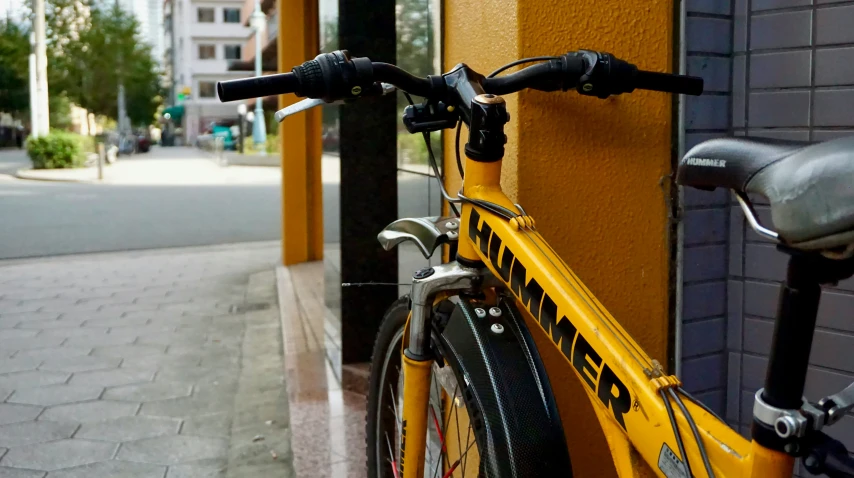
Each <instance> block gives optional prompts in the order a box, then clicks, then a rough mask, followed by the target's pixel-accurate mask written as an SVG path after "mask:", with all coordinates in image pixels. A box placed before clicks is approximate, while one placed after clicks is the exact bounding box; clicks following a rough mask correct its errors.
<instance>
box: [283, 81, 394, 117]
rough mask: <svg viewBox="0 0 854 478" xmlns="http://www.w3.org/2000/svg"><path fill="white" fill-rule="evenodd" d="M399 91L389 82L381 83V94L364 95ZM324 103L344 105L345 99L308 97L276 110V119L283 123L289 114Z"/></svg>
mask: <svg viewBox="0 0 854 478" xmlns="http://www.w3.org/2000/svg"><path fill="white" fill-rule="evenodd" d="M395 91H397V87H395V86H394V85H392V84H389V83H381V84H380V88H379V91H378V93H379V95H369V94H368V95H364V96H385V95H387V94H389V93H394V92H395ZM322 104H330V105H343V104H344V100H337V101H333V102H332V103H326V102H325V101H323V100H322V99H320V98H306V99H304V100H302V101H297V102H296V103H294V104H292V105H290V106H286V107H284V108H282V109H280V110H279V111H276V115H275V117H276V121H277V122H279V123H281V122H282V121H284V119H285V118H287V117H288V116H291V115H294V114H297V113H300V112H303V111H306V110H310V109H312V108H314V107H317V106H320V105H322Z"/></svg>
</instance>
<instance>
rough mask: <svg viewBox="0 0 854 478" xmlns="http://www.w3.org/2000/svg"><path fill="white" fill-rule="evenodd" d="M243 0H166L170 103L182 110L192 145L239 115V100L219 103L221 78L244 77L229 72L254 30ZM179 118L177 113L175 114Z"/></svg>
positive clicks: (185, 133)
mask: <svg viewBox="0 0 854 478" xmlns="http://www.w3.org/2000/svg"><path fill="white" fill-rule="evenodd" d="M242 7H243V2H242V1H241V0H165V1H164V3H163V11H164V44H165V46H166V48H165V55H164V70H165V80H166V84H167V85H169V86H170V87H171V88H170V89H171V92H170V93H171V94H170V96H171V98H170V103H171V105H172V106H173V108H174V107H177V109H172V111H180V116H181V118H180V121H179V122H180V126H181V127H182V128H183V139H184V141H185V142H186V143H187V144H192V143H193V142H194V141H195V139H196V137H197V136H198V135H199V134H202V133H204V132H205V131H206V130H207V129H208V127H209V126H210V124H211V123H212V122H215V121H222V120H230V119H236V117H237V105H236V104H235V103H226V104H223V103H220V102H219V100H218V99H217V95H216V82H217V81H222V80H230V79H234V78H242V77H245V76H247V75H248V72H245V71H229V65H230V64H232V63H233V62H236V61H239V60H241V58H242V56H243V50H244V44H245V42H246V40H247V38H248V37H249V36H250V34H251V33H252V30H251V29H250V28H249V27H248V26H247V18H246V16H245V14H244V12H243V11H242ZM173 119H176V120H178V118H173Z"/></svg>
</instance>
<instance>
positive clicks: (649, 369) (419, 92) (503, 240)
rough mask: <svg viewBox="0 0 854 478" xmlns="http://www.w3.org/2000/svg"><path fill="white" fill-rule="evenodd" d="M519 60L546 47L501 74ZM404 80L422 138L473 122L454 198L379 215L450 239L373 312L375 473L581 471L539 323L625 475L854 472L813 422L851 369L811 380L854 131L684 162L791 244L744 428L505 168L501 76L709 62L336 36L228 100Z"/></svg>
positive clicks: (511, 81)
mask: <svg viewBox="0 0 854 478" xmlns="http://www.w3.org/2000/svg"><path fill="white" fill-rule="evenodd" d="M528 62H536V63H537V64H535V65H533V66H528V67H526V68H524V69H521V70H520V71H518V72H515V73H511V74H507V75H505V76H497V75H498V73H500V72H502V71H503V70H505V69H507V68H510V67H512V66H515V65H518V64H522V63H528ZM395 88H397V89H400V90H403V91H404V92H406V94H407V98H409V100H410V103H411V104H410V106H409V107H407V108H406V110H405V114H404V117H403V122H404V124H405V125H406V127H407V129H408V130H409V132H410V133H421V134H423V135H425V139H426V137H427V134H428V133H429V132H430V131H437V130H441V129H450V128H454V127H456V128H457V142H459V131H460V125H461V124H462V123H465V124H466V125H467V126H468V128H469V137H468V141H467V143H466V144H465V156H466V159H465V167H463V165H462V161H461V160H460V158H459V157H458V158H457V160H458V165H459V169H460V174H461V175H462V174H463V173H464V178H463V187H462V190H461V191H460V192H459V194H458V195H457V196H456V197H450V196H449V195H448V194H447V193H444V197H445V199H446V200H447V201H448V202H449V208H450V209H451V210H452V211H453V212H454V213H455V214H454V215H453V216H451V217H444V218H420V219H401V220H398V221H396V222H394V223H392V224H391V225H389V226H388V227H387V228H386V229H384V230H383V231H382V232H381V233H380V234H379V240H380V242H381V244H382V245H383V247H385V248H386V249H391V248H393V247H395V246H396V245H397V244H400V243H401V242H404V241H412V242H414V243H415V244H416V245H417V246H418V247H419V248H420V250H421V251H422V252H423V253H424V255H425V257H429V256H431V255H432V254H433V253H434V252H435V251H436V250H437V249H439V248H440V246H442V245H443V244H448V245H449V250H450V251H449V252H450V254H451V257H452V258H455V261H453V262H450V263H446V264H443V265H440V266H436V267H431V268H426V269H423V270H420V271H417V272H416V273H415V275H414V277H413V282H412V289H411V294H410V295H408V296H406V297H403V298H401V299H400V300H398V301H397V302H396V303H395V304H393V305H392V307H391V308H390V309H389V310H388V312H387V314H386V317H385V319H384V321H383V323H382V325H381V327H380V330H379V333H378V335H377V340H376V344H375V349H374V355H373V360H372V370H371V379H370V391H369V397H368V419H367V426H366V433H367V445H368V446H367V450H368V456H367V462H368V471H369V474H370V476H371V477H392V478H421V477H423V476H430V477H443V478H448V477H451V476H455V477H463V476H465V475H466V474H468V475H469V476H486V477H537V476H545V477H557V476H572V466H571V463H570V457H569V452H568V451H567V447H566V441H565V438H564V426H563V424H562V423H561V421H560V415H559V414H558V407H560V406H564V404H561V403H556V402H555V398H554V396H553V394H552V392H551V388H550V384H549V379H548V375H547V373H546V370H545V367H544V365H543V362H542V361H541V360H540V356H539V353H538V350H537V347H536V345H535V342H534V340H533V339H532V334H545V335H544V337H546V338H548V339H549V340H550V341H551V343H552V344H553V346H554V347H556V348H557V349H558V350H559V351H560V352H561V353H562V354H563V356H564V357H565V358H566V362H565V363H564V366H566V367H572V368H573V369H574V370H575V372H576V374H577V376H578V378H579V379H580V380H581V382H582V384H583V386H584V389H585V391H586V392H587V395H588V396H589V398H590V401H591V402H592V403H593V404H594V406H593V409H594V411H595V413H596V415H597V417H598V419H599V423H600V424H601V427H602V430H603V431H604V435H605V437H606V439H607V441H608V445H609V447H610V450H611V453H612V456H613V459H614V465H615V467H616V470H617V473H618V475H619V476H620V477H624V478H625V477H637V476H640V471H639V467H638V466H637V465H638V463H639V462H641V461H643V462H646V463H647V464H648V465H649V466H650V468H651V469H653V470H654V471H655V472H656V473H657V474H658V475H659V476H663V477H667V478H687V477H692V476H698V477H706V476H708V477H742V478H748V477H752V478H784V477H790V476H791V475H792V471H793V464H794V460H795V459H796V458H802V459H803V460H804V464H805V466H806V467H807V469H808V470H809V471H811V472H813V473H817V474H820V473H825V474H827V475H829V476H832V477H851V476H854V460H852V459H851V457H850V456H849V455H848V453H847V451H846V450H845V447H844V446H842V445H841V444H840V443H839V442H837V441H836V440H833V439H831V438H830V437H828V436H827V435H825V434H824V433H822V431H821V430H822V429H823V428H824V427H826V426H829V425H832V424H834V423H835V422H837V421H838V420H839V419H841V417H842V416H843V415H844V414H845V413H846V412H848V411H850V410H852V408H854V385H852V386H849V387H848V388H846V389H845V390H843V391H842V392H840V393H838V394H835V395H832V396H830V397H827V398H825V399H823V400H822V401H820V402H819V403H817V404H811V403H808V402H806V401H805V400H804V399H803V389H804V381H805V377H806V370H807V362H808V359H809V353H810V347H811V342H812V334H813V329H814V328H815V320H816V313H817V309H818V303H819V297H820V294H821V289H820V285H821V284H825V283H833V282H836V281H839V280H841V279H843V278H846V277H849V276H851V275H852V273H854V259H852V258H851V257H852V254H854V207H852V201H851V193H850V191H851V184H852V183H854V138H849V139H841V140H836V141H831V142H827V143H822V144H817V145H807V144H804V143H794V142H781V141H770V140H751V139H721V140H713V141H709V142H706V143H703V144H701V145H699V146H697V147H695V148H694V149H693V150H691V151H690V152H689V153H688V154H687V155H686V156H685V158H684V159H683V160H682V161H681V163H680V165H679V170H678V171H677V180H678V182H679V183H680V184H683V185H685V186H693V187H699V188H704V189H714V188H717V187H725V188H728V189H731V190H732V191H733V192H734V193H735V195H736V197H737V198H738V200H739V202H740V203H741V205H742V208H743V209H744V212H745V214H746V217H747V219H748V221H749V223H750V225H751V226H752V227H753V228H754V229H755V230H756V231H757V232H759V233H760V234H762V235H765V236H767V237H769V238H771V239H773V240H775V241H777V242H778V244H779V246H778V247H779V249H780V250H782V251H784V252H786V253H789V254H790V255H791V257H790V261H789V266H788V277H787V280H786V282H785V283H784V284H783V286H782V289H781V294H780V308H779V314H778V317H777V320H776V326H775V332H774V340H773V345H772V351H771V355H770V363H769V368H768V376H767V378H766V382H765V387H764V388H763V389H761V390H760V391H759V392H757V394H756V401H755V407H754V411H753V417H754V418H753V425H752V440H751V441H748V440H746V439H744V438H743V437H742V436H741V435H739V434H738V433H737V432H735V431H733V430H732V429H730V428H729V427H728V426H727V425H726V424H725V423H723V421H722V420H721V419H719V418H718V417H717V416H715V414H714V413H713V412H712V411H711V410H709V409H708V408H707V407H705V406H704V405H703V404H702V403H700V402H698V401H696V400H695V399H694V398H693V397H691V396H690V395H689V394H688V393H686V392H685V391H684V390H683V389H682V388H681V386H680V385H681V384H680V381H679V379H678V378H677V377H675V376H673V375H668V374H667V373H666V372H665V370H664V369H663V368H662V366H661V365H660V364H659V362H658V361H656V360H653V359H652V358H650V357H649V356H648V355H647V354H646V353H644V351H643V350H641V348H640V347H639V346H638V344H637V343H636V342H635V341H634V340H633V339H632V337H630V336H629V334H628V333H626V331H625V330H624V329H623V328H622V327H621V326H620V324H619V322H618V321H617V320H615V319H614V318H613V317H612V316H611V315H610V314H609V313H608V312H607V310H605V307H604V306H603V305H602V304H601V303H599V301H597V300H596V298H595V297H594V296H593V294H592V293H591V292H590V291H589V290H588V289H587V288H586V287H585V286H584V284H583V283H582V282H581V280H580V279H579V278H578V277H577V276H576V275H575V274H573V272H572V271H571V270H570V269H569V267H567V265H566V264H564V263H563V261H561V259H560V258H559V257H558V256H557V255H556V254H555V252H554V251H553V250H552V249H551V248H550V247H549V245H548V244H547V243H546V241H545V240H544V239H543V238H542V237H541V236H540V234H539V233H537V230H536V224H535V222H534V219H533V218H532V217H530V216H529V215H528V214H526V213H525V210H524V209H523V208H522V206H521V205H518V204H513V203H512V201H510V200H509V199H508V198H507V197H506V196H505V195H504V193H503V192H502V190H501V185H500V176H501V160H502V157H503V155H504V145H505V143H506V136H505V135H504V125H505V124H506V123H507V122H508V121H509V120H510V117H509V115H508V113H507V110H506V106H505V102H504V100H503V99H502V98H501V96H500V95H504V94H509V93H513V92H517V91H520V90H522V89H525V88H531V89H536V90H541V91H566V90H569V89H575V90H577V91H578V93H580V94H582V95H590V96H596V97H599V98H606V97H608V96H610V95H614V94H621V93H630V92H632V91H633V90H635V89H648V90H657V91H663V92H671V93H681V94H694V95H697V94H700V93H701V92H702V88H703V85H702V80H701V79H699V78H693V77H686V76H680V75H671V74H665V73H653V72H646V71H642V70H639V69H638V68H637V67H635V66H634V65H632V64H630V63H628V62H625V61H622V60H619V59H617V58H615V57H614V56H612V55H610V54H607V53H599V52H593V51H579V52H571V53H567V54H565V55H560V56H554V57H538V58H529V59H524V60H519V61H517V62H513V63H511V64H509V65H506V66H505V67H503V68H501V69H499V70H498V71H496V72H493V74H490V75H489V76H486V77H484V76H483V75H481V74H479V73H477V72H475V71H474V70H472V69H471V68H469V67H468V66H466V65H464V64H460V65H457V66H456V67H454V68H453V69H452V70H451V71H449V72H447V73H445V74H443V75H436V76H429V77H427V78H418V77H415V76H412V75H410V74H408V73H407V72H405V71H403V70H401V69H399V68H397V67H395V66H393V65H390V64H385V63H377V62H371V61H370V60H368V59H367V58H351V57H350V55H349V54H348V53H347V52H346V51H337V52H333V53H328V54H322V55H319V56H318V57H317V58H315V59H314V60H311V61H308V62H305V63H303V64H302V65H300V66H297V67H295V68H294V69H293V70H292V72H291V73H285V74H279V75H270V76H265V77H260V78H252V79H247V80H233V81H228V82H222V83H219V84H218V92H219V96H220V99H221V100H223V101H230V100H236V99H243V98H249V97H253V98H254V97H257V96H263V95H272V94H284V93H296V94H297V95H298V96H303V97H308V98H309V99H307V100H304V101H302V102H299V103H296V104H295V105H292V106H290V107H288V108H286V109H285V110H282V111H280V112H279V113H277V118H278V119H279V120H281V119H282V118H284V117H285V116H287V115H289V114H293V113H296V112H298V111H302V110H304V109H307V108H310V107H313V106H316V105H318V104H321V103H323V102H333V101H342V100H343V101H352V100H355V99H357V98H361V97H364V96H373V95H380V94H384V93H388V92H389V91H393V90H394V89H395ZM409 95H416V96H419V97H422V98H424V102H423V103H421V104H415V103H414V102H412V100H411V97H410V96H409ZM427 144H428V152H429V156H430V160H431V164H432V166H433V168H434V169H435V170H436V172H437V174H436V176H437V177H440V176H441V175H440V174H438V166H437V165H436V161H435V158H434V157H433V153H432V151H431V150H429V144H430V143H429V141H428V143H427ZM459 149H460V148H459V147H457V151H459ZM443 191H444V190H443ZM748 194H759V195H763V196H765V197H767V198H768V199H769V201H770V203H771V212H772V218H773V222H774V226H775V227H776V228H777V232H774V231H771V230H769V229H766V228H765V227H764V226H762V225H761V224H759V223H758V221H757V220H756V218H755V217H756V216H755V214H754V212H753V208H752V206H751V204H750V200H749V197H748ZM566 406H571V404H566ZM572 432H573V433H577V432H578V431H577V430H572Z"/></svg>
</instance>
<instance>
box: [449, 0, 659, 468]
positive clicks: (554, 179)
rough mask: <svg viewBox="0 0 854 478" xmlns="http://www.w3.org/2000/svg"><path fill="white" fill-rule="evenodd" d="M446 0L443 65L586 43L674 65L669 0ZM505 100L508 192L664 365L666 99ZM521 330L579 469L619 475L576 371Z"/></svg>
mask: <svg viewBox="0 0 854 478" xmlns="http://www.w3.org/2000/svg"><path fill="white" fill-rule="evenodd" d="M445 6H446V9H445V28H444V31H445V37H444V40H445V42H444V45H445V65H444V66H445V68H446V69H447V68H449V67H451V66H453V65H454V64H456V63H458V62H465V63H468V64H469V65H470V66H472V67H473V68H475V69H476V70H478V71H481V72H484V73H487V72H489V71H491V70H492V69H493V68H496V67H498V66H500V65H502V64H504V63H507V62H509V61H511V60H515V59H518V58H524V57H531V56H540V55H559V54H561V53H566V52H567V51H570V50H578V49H592V50H600V51H608V52H610V53H613V54H615V55H616V56H617V57H619V58H621V59H624V60H628V61H630V62H632V63H634V64H636V65H638V66H639V67H641V68H643V69H648V70H655V71H672V64H671V62H672V58H673V55H674V50H673V48H674V45H673V41H672V40H673V31H674V16H675V15H674V8H675V7H674V4H673V1H672V0H573V1H571V2H570V1H566V0H524V1H522V0H518V1H516V2H508V1H501V0H448V1H447V2H445ZM475 31H476V32H477V33H476V34H474V33H473V32H475ZM507 103H508V104H507V109H508V111H509V112H510V114H511V118H512V120H511V123H510V124H508V125H507V136H508V148H507V156H506V158H505V161H504V165H503V168H504V169H503V178H502V185H503V187H504V188H505V191H506V192H507V193H508V195H509V196H510V197H511V198H512V199H515V200H518V201H519V203H521V204H522V205H523V206H524V207H525V209H526V211H528V213H529V214H531V215H533V216H534V217H535V218H536V220H537V226H538V228H539V229H540V232H541V233H542V234H543V236H544V237H545V238H546V240H548V241H549V243H550V244H551V245H552V246H553V247H554V249H555V250H556V251H557V252H558V253H559V254H560V255H561V256H562V257H563V258H564V260H565V261H566V263H567V264H569V266H570V268H572V269H573V271H574V272H575V273H576V274H577V275H578V276H579V277H580V278H581V279H582V280H583V281H584V282H585V283H586V284H587V286H588V287H589V288H590V290H592V291H593V293H594V294H595V295H596V296H597V297H598V298H599V299H600V300H601V302H602V303H603V304H604V305H605V307H607V308H608V310H609V311H610V312H611V313H612V314H613V315H614V316H615V317H616V318H617V319H618V320H619V321H620V322H621V323H622V324H623V325H624V326H625V328H626V329H627V330H628V331H629V332H630V333H631V334H632V335H633V336H634V337H635V338H636V339H637V341H638V342H639V344H640V345H641V346H642V347H643V348H644V349H645V350H646V351H647V353H649V355H651V356H652V357H653V358H656V359H658V360H659V361H660V362H661V363H668V362H667V354H668V322H669V320H668V314H669V312H668V310H669V309H668V298H669V296H668V285H669V279H668V277H669V262H668V261H669V238H668V222H667V211H666V208H665V204H666V203H665V197H667V196H668V195H669V191H667V190H666V186H667V185H668V183H667V182H666V181H665V182H664V183H663V184H664V185H665V188H664V189H663V188H662V186H660V185H659V181H660V179H661V178H662V176H665V175H667V174H669V173H670V164H671V149H670V146H671V141H672V138H671V128H672V99H671V97H670V96H669V95H666V94H662V93H654V92H640V91H638V92H635V93H632V94H630V95H622V96H618V97H613V98H610V99H608V100H604V101H603V100H599V99H596V98H590V97H582V96H580V95H578V94H577V93H575V92H566V93H542V92H534V91H527V92H522V93H519V94H515V95H510V96H508V97H507ZM465 137H466V133H465V132H464V133H463V140H462V141H461V143H462V144H465ZM446 138H447V139H446V143H445V151H446V154H445V157H446V164H445V166H446V171H456V165H455V163H454V159H453V152H454V150H453V135H446ZM449 176H455V174H450V175H449ZM455 180H456V178H451V179H450V180H449V189H450V190H452V191H456V190H457V189H458V183H456V182H455ZM532 327H533V329H532V330H535V332H534V336H535V340H537V342H538V345H540V347H539V348H540V351H541V353H542V355H543V359H544V361H545V362H546V363H547V367H548V366H550V365H555V366H554V367H549V368H550V371H549V375H550V378H551V382H552V386H553V388H554V390H555V394H556V396H557V399H558V403H559V408H560V413H561V417H562V419H563V425H564V429H565V431H566V435H567V441H568V446H569V449H570V453H571V456H572V461H573V465H574V467H573V468H574V469H575V471H576V476H578V477H581V478H585V477H591V478H594V477H595V478H600V477H614V476H616V472H615V470H614V468H613V466H612V465H610V464H609V463H611V459H610V454H609V453H608V448H607V444H606V442H605V439H604V436H603V435H602V433H601V431H599V430H600V427H599V423H598V422H597V420H596V418H595V416H594V415H593V413H592V410H591V408H590V407H591V406H590V405H589V401H588V398H587V396H586V394H585V393H584V391H583V389H582V388H581V386H580V385H579V381H578V379H577V378H576V377H575V376H574V374H573V372H572V370H571V368H570V367H566V366H565V359H564V358H563V357H562V356H561V355H560V353H559V352H557V349H555V348H554V347H553V346H551V344H549V343H548V339H545V340H543V337H541V336H542V335H543V334H538V333H536V330H537V327H536V326H534V325H532ZM645 473H647V474H648V475H649V476H654V475H653V474H652V471H651V470H648V469H646V470H645Z"/></svg>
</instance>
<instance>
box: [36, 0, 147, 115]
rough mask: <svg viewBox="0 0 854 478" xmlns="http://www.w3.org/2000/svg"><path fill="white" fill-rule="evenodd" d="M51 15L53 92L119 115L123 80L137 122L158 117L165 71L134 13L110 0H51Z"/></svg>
mask: <svg viewBox="0 0 854 478" xmlns="http://www.w3.org/2000/svg"><path fill="white" fill-rule="evenodd" d="M45 17H46V18H45V22H46V24H47V25H49V28H48V31H47V37H48V82H49V91H50V94H51V96H53V95H54V94H58V95H65V97H67V99H68V100H69V101H71V102H73V103H75V104H77V105H80V106H81V107H83V108H86V109H87V110H89V111H90V112H92V113H95V114H98V115H103V116H106V117H108V118H113V119H116V118H117V117H118V98H117V96H118V85H119V83H120V82H121V83H122V84H124V87H125V98H126V100H127V109H128V116H130V118H131V121H132V123H133V124H137V125H138V124H149V123H151V122H152V121H153V120H154V115H155V113H156V110H157V107H158V105H159V104H160V102H161V97H162V91H161V86H160V78H159V76H160V74H159V71H158V69H157V63H156V62H155V61H154V59H153V58H152V56H151V48H150V47H149V46H148V45H147V44H145V43H144V42H143V41H142V40H141V38H140V35H139V22H138V21H137V20H136V18H135V17H134V16H133V15H132V14H131V13H129V12H126V11H124V10H122V9H121V8H119V7H118V6H117V5H116V4H115V3H114V2H112V1H110V0H102V2H96V1H93V0H48V7H47V8H46V10H45Z"/></svg>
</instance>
